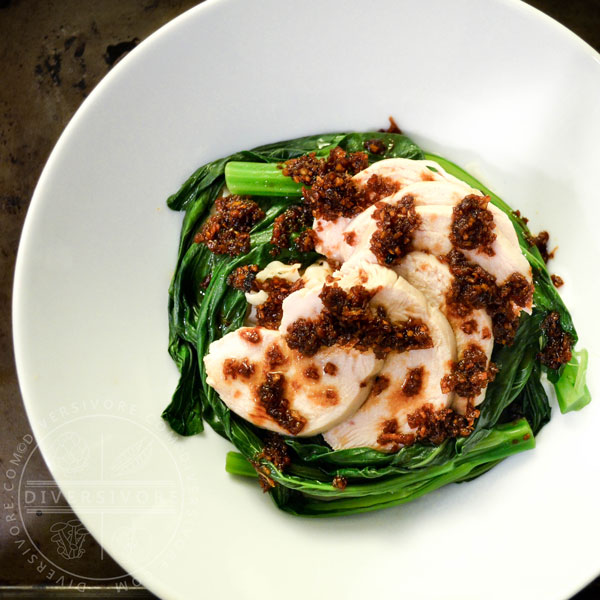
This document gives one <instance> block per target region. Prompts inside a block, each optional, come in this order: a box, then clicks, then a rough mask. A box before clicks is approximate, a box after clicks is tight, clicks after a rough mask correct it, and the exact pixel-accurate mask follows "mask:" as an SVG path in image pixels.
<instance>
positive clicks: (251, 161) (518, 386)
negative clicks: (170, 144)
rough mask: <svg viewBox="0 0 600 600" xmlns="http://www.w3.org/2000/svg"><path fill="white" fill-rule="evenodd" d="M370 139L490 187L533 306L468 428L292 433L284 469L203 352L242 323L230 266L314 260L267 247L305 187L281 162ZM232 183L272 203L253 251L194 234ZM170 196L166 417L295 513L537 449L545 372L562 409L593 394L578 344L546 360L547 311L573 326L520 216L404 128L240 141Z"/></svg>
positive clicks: (433, 484) (447, 477)
mask: <svg viewBox="0 0 600 600" xmlns="http://www.w3.org/2000/svg"><path fill="white" fill-rule="evenodd" d="M373 139H378V140H381V142H383V148H384V149H385V151H384V152H383V154H371V153H369V154H368V156H369V161H370V162H375V161H377V160H380V159H383V158H392V157H403V158H412V159H422V158H429V159H432V160H435V161H437V162H438V163H439V164H440V165H441V166H442V167H443V168H444V169H446V171H448V172H449V173H451V174H453V175H455V176H456V177H458V178H460V179H462V180H463V181H466V182H467V183H469V184H470V185H472V186H473V187H476V188H478V189H481V190H482V191H483V192H484V193H486V194H488V195H489V196H490V198H491V201H492V202H493V203H494V204H495V205H496V206H498V207H499V208H500V209H501V210H503V211H504V212H505V213H506V214H507V215H508V216H509V218H510V219H511V221H512V223H513V224H514V226H515V229H516V231H517V235H518V237H519V243H520V246H521V250H522V251H523V253H524V255H525V256H526V257H527V259H528V261H529V263H530V264H531V266H532V270H533V275H534V283H535V293H534V303H535V307H534V310H533V313H532V314H531V315H523V316H522V320H521V323H520V326H519V329H518V331H517V336H516V340H515V343H514V344H513V346H511V347H509V348H507V347H502V346H499V347H497V348H496V349H495V351H494V354H493V361H494V362H495V363H496V364H497V366H498V368H499V372H498V375H497V377H496V379H495V381H494V382H493V383H491V384H490V385H489V386H488V389H487V394H486V398H485V401H484V403H483V404H482V405H481V415H480V418H479V420H478V422H477V424H476V426H475V429H474V431H473V433H472V434H471V435H470V436H469V437H468V438H460V439H458V440H455V439H448V440H446V441H445V442H444V443H442V444H441V445H439V446H434V445H431V444H425V443H417V444H415V445H413V446H409V447H405V448H402V449H400V450H399V451H398V452H396V453H394V454H386V453H383V452H378V451H376V450H372V449H369V448H356V449H350V450H332V449H331V448H330V447H329V446H328V445H327V444H325V442H324V441H323V439H322V437H321V436H317V437H313V438H310V439H301V438H285V440H286V443H287V445H288V446H289V449H290V455H291V464H290V465H289V467H288V468H286V469H285V470H284V471H281V470H279V469H278V468H277V467H276V466H275V465H274V464H273V463H271V462H270V461H269V460H267V459H266V458H264V456H263V455H262V454H261V452H262V451H263V448H264V442H263V438H264V435H265V433H264V431H262V430H260V429H258V428H256V427H254V426H253V425H252V424H251V423H249V422H247V421H244V420H243V419H240V418H239V417H237V416H236V415H235V414H233V413H231V412H230V411H229V409H228V408H227V406H226V405H225V404H224V403H223V402H222V401H221V399H220V398H219V397H218V395H217V394H216V392H215V391H214V390H213V389H212V388H211V387H210V386H208V385H207V384H206V373H205V370H204V363H203V360H202V359H203V357H204V355H205V354H206V352H207V351H208V346H209V345H210V343H211V342H212V341H214V340H216V339H219V338H220V337H222V336H223V335H225V334H226V333H228V332H229V331H233V330H235V329H237V328H239V327H240V326H241V325H242V323H243V320H244V317H245V312H246V301H245V298H244V295H243V294H242V293H241V292H239V291H237V290H235V289H233V288H231V287H230V286H228V285H227V278H228V276H229V275H230V274H231V272H232V271H233V270H234V269H236V268H237V267H239V266H241V265H245V264H257V265H259V267H261V268H262V267H264V266H266V264H267V263H269V262H270V261H271V260H274V259H275V258H277V259H278V260H281V261H283V262H292V261H293V262H300V263H301V264H302V265H303V266H307V265H309V264H311V263H312V262H314V261H315V260H316V258H317V257H318V255H317V254H315V253H300V252H298V251H297V250H295V249H294V248H293V247H292V248H289V249H287V250H284V251H282V252H280V254H279V255H278V256H277V257H274V256H273V255H272V252H271V251H272V246H271V244H270V243H269V241H270V239H271V235H272V231H273V222H274V220H275V219H276V218H277V216H278V215H280V214H281V213H282V212H283V211H284V210H285V209H286V208H287V207H289V206H290V205H291V204H294V203H298V202H299V201H300V196H301V194H302V191H301V187H302V186H301V185H299V184H296V183H294V182H293V181H292V180H291V179H290V178H288V177H285V176H284V175H283V174H282V172H281V170H280V169H279V168H278V167H277V164H278V163H280V162H282V161H285V160H288V159H290V158H296V157H298V156H301V155H304V154H307V153H309V152H314V153H315V154H316V155H317V156H326V155H327V154H328V153H329V152H330V151H331V150H332V149H333V148H334V147H335V146H341V147H342V148H343V149H345V150H346V151H348V152H357V151H364V149H365V147H369V144H366V142H369V141H372V140H373ZM380 146H381V144H380ZM225 183H227V186H228V187H229V189H230V190H231V191H232V192H233V193H238V194H244V195H253V196H254V197H255V198H254V199H255V200H256V201H257V202H258V203H259V204H260V206H261V208H262V209H263V211H264V212H265V217H264V219H262V220H261V221H260V222H259V223H258V224H257V225H256V226H255V227H254V229H253V230H252V231H251V250H250V252H249V253H248V254H246V255H242V256H237V257H229V256H216V255H214V254H212V253H210V252H209V251H208V250H207V248H206V247H205V246H204V245H201V244H196V243H194V241H193V238H194V235H195V233H196V232H197V231H198V230H199V228H200V227H201V225H202V223H203V222H204V221H205V220H206V218H207V217H208V214H209V212H210V210H211V207H212V205H213V203H214V201H215V199H216V198H217V197H218V196H219V195H220V193H221V190H222V188H223V185H224V184H225ZM167 202H168V205H169V207H171V208H172V209H174V210H182V211H185V216H184V219H183V225H182V230H181V237H180V243H179V251H178V259H177V267H176V270H175V274H174V276H173V280H172V282H171V286H170V288H169V335H170V341H169V352H170V354H171V356H172V358H173V360H174V361H175V363H176V365H177V367H178V368H179V370H180V373H181V377H180V381H179V384H178V386H177V388H176V390H175V393H174V394H173V398H172V400H171V403H170V404H169V406H168V407H167V408H166V409H165V411H164V412H163V417H164V418H165V420H166V421H167V422H168V423H169V424H170V426H171V427H172V428H173V429H174V430H175V431H177V432H178V433H180V434H182V435H193V434H195V433H198V432H200V431H202V430H203V427H204V425H203V424H204V422H207V423H208V424H209V425H210V426H211V427H212V428H213V429H214V430H215V431H216V432H217V433H219V434H220V435H222V436H224V437H225V438H227V439H229V440H231V442H232V443H233V444H234V445H235V447H236V448H237V450H238V452H230V453H229V454H228V455H227V461H226V469H227V471H228V472H230V473H232V474H235V475H244V476H253V477H256V476H258V471H260V473H261V477H262V478H263V479H265V478H266V480H267V481H268V482H270V483H269V484H272V485H273V486H274V487H273V488H272V490H271V497H272V498H273V500H274V501H275V502H276V504H277V505H278V506H279V507H280V508H282V509H283V510H286V511H287V512H289V513H292V514H295V515H303V516H334V515H344V514H352V513H360V512H365V511H371V510H377V509H380V508H385V507H388V506H393V505H396V504H402V503H405V502H408V501H410V500H414V499H416V498H418V497H420V496H422V495H423V494H426V493H428V492H430V491H432V490H435V489H437V488H439V487H441V486H443V485H446V484H448V483H452V482H461V481H468V480H470V479H473V478H474V477H478V476H479V475H481V474H482V473H484V472H485V471H487V470H489V469H490V468H492V467H493V466H495V465H496V464H497V463H498V462H500V461H502V460H504V459H505V458H507V457H508V456H510V455H512V454H514V453H516V452H520V451H523V450H526V449H529V448H532V447H533V446H534V444H535V440H534V434H537V432H538V431H539V429H540V428H541V427H542V426H543V425H544V424H545V423H546V422H547V421H548V419H549V418H550V405H549V404H548V399H547V397H546V393H545V391H544V387H543V385H542V384H541V382H540V378H541V375H542V371H543V370H545V371H546V372H547V373H548V377H549V378H550V379H551V380H552V381H553V382H554V386H555V389H556V393H557V396H558V401H559V405H560V408H561V411H562V412H568V411H570V410H579V409H580V408H582V407H583V406H585V405H586V404H587V403H588V402H589V401H590V395H589V391H588V389H587V387H586V385H585V372H586V369H587V353H586V352H585V351H581V352H579V353H573V358H572V360H571V362H569V364H567V365H566V366H565V367H563V368H562V369H561V370H560V371H558V372H555V371H550V370H548V369H545V368H543V367H542V366H541V365H540V362H539V359H538V353H539V351H540V349H541V344H542V343H543V338H542V336H541V334H540V325H541V322H542V321H543V319H544V318H545V316H546V315H547V314H548V313H549V312H551V311H556V312H558V313H559V315H560V321H561V325H562V327H563V329H564V330H565V331H566V332H568V333H569V334H570V335H571V336H572V339H573V342H575V341H576V340H577V333H576V331H575V328H574V326H573V322H572V319H571V316H570V314H569V312H568V310H567V308H566V307H565V306H564V303H563V302H562V299H561V298H560V295H559V294H558V292H557V291H556V289H555V287H554V286H553V285H552V281H551V279H550V275H549V273H548V271H547V269H546V265H545V264H544V261H543V260H542V257H541V255H540V253H539V251H538V250H537V248H536V247H535V246H533V247H532V246H530V244H529V242H528V236H529V235H530V233H529V230H528V229H527V226H526V224H525V222H524V221H523V220H522V219H521V218H520V217H519V216H518V215H516V214H515V213H514V212H513V211H512V210H511V208H510V207H509V206H508V205H506V204H505V203H504V202H503V201H502V200H501V199H500V198H498V197H497V196H495V195H494V194H493V193H492V192H490V191H489V190H488V189H487V188H485V186H483V185H482V184H481V183H480V182H478V181H477V180H475V179H474V178H473V177H471V176H470V175H469V174H468V173H466V172H464V171H463V170H462V169H460V168H459V167H458V166H456V165H454V164H453V163H451V162H449V161H447V160H446V159H443V158H441V157H438V156H434V155H430V154H426V153H423V151H422V150H421V149H420V148H419V147H418V146H416V145H415V144H414V143H413V142H412V141H411V140H410V139H409V138H407V137H406V136H404V135H400V134H391V133H381V132H366V133H336V134H328V135H316V136H308V137H303V138H299V139H295V140H289V141H286V142H278V143H275V144H270V145H266V146H261V147H259V148H255V149H254V150H250V151H243V152H238V153H235V154H233V155H231V156H229V157H227V158H222V159H219V160H216V161H213V162H211V163H209V164H207V165H204V166H202V167H200V168H199V169H198V170H197V171H196V172H195V173H194V174H193V175H192V176H191V177H190V178H189V179H188V180H187V181H186V182H185V183H184V184H183V185H182V187H181V188H180V190H179V191H178V192H177V193H175V194H174V195H172V196H171V197H170V198H169V199H168V201H167ZM522 417H524V418H522ZM515 419H516V420H515ZM266 474H268V475H266ZM340 481H343V482H344V485H345V487H344V485H340V484H339V482H340ZM336 482H337V484H336Z"/></svg>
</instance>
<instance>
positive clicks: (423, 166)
mask: <svg viewBox="0 0 600 600" xmlns="http://www.w3.org/2000/svg"><path fill="white" fill-rule="evenodd" d="M430 167H432V168H434V169H436V170H437V172H436V171H432V170H431V168H430ZM372 175H379V176H380V177H388V178H390V179H392V180H393V181H394V182H396V183H398V184H399V185H400V190H402V189H403V188H404V187H406V186H408V185H410V184H413V183H416V182H423V181H428V182H429V181H447V182H452V183H454V185H455V186H459V187H460V188H462V189H463V190H464V193H463V196H462V197H463V198H464V196H466V195H467V194H469V193H473V192H472V191H470V190H471V188H470V187H469V186H468V185H467V184H466V183H463V182H462V181H460V180H459V179H456V177H453V176H452V175H450V174H449V173H446V171H444V169H442V167H441V166H440V165H438V164H437V163H436V162H434V161H431V160H411V159H408V158H388V159H384V160H380V161H378V162H376V163H374V164H372V165H371V166H370V167H368V168H366V169H364V170H363V171H361V172H360V173H357V174H356V175H355V176H354V177H353V178H352V179H353V180H354V181H355V182H356V183H357V184H358V185H359V186H362V185H365V184H366V183H367V181H368V180H369V178H370V177H371V176H372ZM351 220H352V219H351V218H347V217H338V218H337V219H335V220H334V221H328V220H326V219H315V220H314V223H313V229H314V231H315V232H316V242H315V249H316V251H317V252H319V253H321V254H324V255H325V256H327V257H328V258H331V259H333V260H337V261H339V262H343V261H344V258H343V256H344V245H345V244H344V239H343V237H342V234H343V232H344V230H345V229H346V227H347V226H348V224H349V223H350V221H351Z"/></svg>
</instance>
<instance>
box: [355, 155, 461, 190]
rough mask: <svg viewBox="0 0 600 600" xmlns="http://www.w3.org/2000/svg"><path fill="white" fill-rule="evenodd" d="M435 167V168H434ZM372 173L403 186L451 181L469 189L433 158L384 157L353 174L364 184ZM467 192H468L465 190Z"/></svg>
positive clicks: (359, 182)
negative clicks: (420, 182) (424, 182)
mask: <svg viewBox="0 0 600 600" xmlns="http://www.w3.org/2000/svg"><path fill="white" fill-rule="evenodd" d="M434 169H435V170H434ZM372 175H379V176H380V177H387V178H389V179H392V180H393V181H396V182H398V183H400V184H401V185H403V186H405V185H408V184H409V183H415V182H417V181H451V182H453V183H456V184H458V185H461V186H463V187H464V188H465V189H467V190H469V189H471V188H470V187H469V186H468V185H467V184H466V183H464V182H463V181H461V180H460V179H457V178H456V177H454V175H450V173H447V172H446V171H445V170H444V169H443V168H442V167H441V166H440V165H439V164H438V163H436V162H435V161H433V160H413V159H410V158H386V159H384V160H379V161H377V162H375V163H373V164H372V165H370V166H369V167H367V168H366V169H364V170H363V171H360V173H357V174H356V175H355V176H354V178H353V179H354V180H355V181H356V182H357V183H358V184H363V185H364V184H366V183H367V181H368V180H369V178H370V177H371V176H372ZM467 193H468V192H467Z"/></svg>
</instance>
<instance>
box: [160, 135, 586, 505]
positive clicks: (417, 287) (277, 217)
mask: <svg viewBox="0 0 600 600" xmlns="http://www.w3.org/2000/svg"><path fill="white" fill-rule="evenodd" d="M168 205H169V207H170V208H172V209H174V210H179V211H185V217H184V219H183V225H182V231H181V238H180V244H179V253H178V260H177V268H176V271H175V275H174V277H173V281H172V283H171V287H170V289H169V325H170V344H169V351H170V354H171V356H172V358H173V360H174V361H175V363H176V364H177V367H178V368H179V371H180V373H181V376H180V381H179V384H178V386H177V389H176V390H175V393H174V395H173V398H172V401H171V403H170V404H169V406H168V407H167V408H166V409H165V411H164V413H163V417H164V418H165V419H166V420H167V422H168V423H169V424H170V426H171V427H172V428H173V429H174V430H175V431H176V432H178V433H180V434H182V435H193V434H196V433H199V432H201V431H202V430H203V428H204V423H205V422H207V423H208V424H209V425H210V426H211V427H212V428H213V429H214V430H215V431H216V432H217V433H218V434H220V435H222V436H223V437H225V438H227V439H229V440H230V441H231V442H232V443H233V444H234V446H235V447H236V450H237V451H235V452H234V451H232V452H229V453H228V455H227V458H226V469H227V471H228V472H230V473H233V474H236V475H243V476H251V477H255V478H257V479H258V481H259V483H260V484H261V486H262V488H263V489H264V490H265V491H267V492H269V494H270V495H271V497H272V498H273V500H274V501H275V503H276V504H277V506H279V507H280V508H281V509H283V510H285V511H287V512H289V513H292V514H295V515H302V516H317V517H323V516H336V515H345V514H352V513H360V512H365V511H372V510H377V509H380V508H386V507H389V506H394V505H397V504H402V503H405V502H408V501H410V500H414V499H416V498H418V497H420V496H422V495H424V494H426V493H428V492H430V491H432V490H435V489H437V488H439V487H441V486H443V485H446V484H448V483H451V482H461V481H467V480H470V479H473V478H475V477H477V476H479V475H481V474H482V473H484V472H485V471H487V470H489V469H490V468H492V467H493V466H495V465H496V464H498V463H499V462H500V461H502V460H503V459H505V458H507V457H508V456H511V455H512V454H515V453H517V452H521V451H523V450H527V449H530V448H533V447H534V445H535V436H536V435H537V433H538V432H539V430H540V429H541V428H542V427H543V426H544V425H545V424H546V423H547V422H548V421H549V419H550V404H549V402H548V397H547V394H546V391H545V387H544V385H543V383H542V381H543V379H544V378H547V379H548V381H549V382H551V384H553V386H554V390H555V393H556V396H557V399H558V404H559V407H560V410H561V412H563V413H566V412H569V411H572V410H579V409H580V408H582V407H583V406H585V405H586V404H587V403H588V402H589V401H590V395H589V391H588V389H587V387H586V384H585V372H586V369H587V353H586V351H585V350H581V351H580V352H576V351H575V350H574V346H575V344H576V342H577V332H576V331H575V327H574V325H573V322H572V320H571V316H570V314H569V311H568V310H567V308H566V307H565V305H564V303H563V301H562V299H561V297H560V295H559V293H558V291H557V289H556V287H555V286H556V285H558V284H560V280H559V278H557V277H555V276H551V275H550V273H549V272H548V269H547V266H546V260H547V259H548V253H547V251H546V242H547V239H548V236H547V234H545V233H544V232H543V233H542V234H540V235H539V236H537V237H534V236H533V235H532V234H531V232H530V231H529V229H528V227H527V219H525V218H524V217H522V216H521V215H520V213H519V212H518V211H517V212H515V211H513V210H512V209H511V208H510V207H509V206H508V205H507V204H506V203H504V202H503V201H502V200H501V199H500V198H498V197H497V196H496V195H495V194H493V193H492V192H491V191H490V190H488V189H487V188H486V187H485V186H483V185H482V184H481V183H479V182H478V181H477V180H476V179H474V178H473V177H472V176H470V175H469V174H468V173H466V172H464V171H463V170H462V169H460V168H459V167H458V166H456V165H454V164H453V163H451V162H450V161H448V160H446V159H444V158H442V157H439V156H435V155H432V154H429V153H427V152H424V151H423V150H421V149H420V148H419V147H418V146H417V145H416V144H415V143H413V142H412V141H411V140H410V139H409V138H407V137H406V136H405V135H403V134H401V133H400V132H399V131H398V130H394V128H390V131H386V132H366V133H339V134H326V135H315V136H310V137H304V138H299V139H295V140H291V141H286V142H280V143H276V144H270V145H267V146H261V147H259V148H255V149H254V150H248V151H242V152H238V153H236V154H233V155H231V156H229V157H227V158H223V159H219V160H216V161H214V162H212V163H209V164H207V165H204V166H202V167H200V168H199V169H198V170H197V171H196V172H195V173H194V174H193V175H192V176H191V177H190V178H189V179H188V180H187V181H186V182H185V183H184V184H183V186H182V187H181V189H180V190H179V191H178V192H177V193H176V194H174V195H173V196H171V197H170V198H169V199H168Z"/></svg>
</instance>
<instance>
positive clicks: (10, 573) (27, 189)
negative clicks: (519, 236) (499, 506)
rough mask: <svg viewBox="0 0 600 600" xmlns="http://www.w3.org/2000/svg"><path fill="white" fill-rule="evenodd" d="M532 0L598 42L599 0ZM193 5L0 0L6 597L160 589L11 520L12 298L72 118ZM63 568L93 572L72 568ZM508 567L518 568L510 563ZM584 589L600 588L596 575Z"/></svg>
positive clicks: (0, 524)
mask: <svg viewBox="0 0 600 600" xmlns="http://www.w3.org/2000/svg"><path fill="white" fill-rule="evenodd" d="M480 1H482V2H484V1H486V0H480ZM529 3H530V4H532V5H534V6H536V7H537V8H539V9H540V10H542V11H544V12H546V13H547V14H549V15H551V16H552V17H554V18H555V19H557V20H558V21H560V22H561V23H563V24H564V25H566V26H567V27H569V28H570V29H572V30H573V31H574V32H575V33H577V34H578V35H580V36H581V37H582V38H583V39H584V40H586V41H587V42H588V43H589V44H591V45H592V46H594V47H595V48H596V49H597V50H600V0H573V1H563V0H531V1H530V2H529ZM196 4H198V2H197V1H186V0H162V1H161V0H102V1H94V0H62V1H48V0H29V1H28V0H12V1H11V0H0V465H1V468H0V479H1V480H2V486H3V487H2V489H1V490H0V500H1V502H2V514H1V515H0V517H1V519H0V597H3V598H12V597H19V598H21V597H54V598H58V597H64V596H65V595H67V594H69V593H70V592H69V591H71V592H72V593H73V594H76V593H79V592H80V591H84V593H85V594H86V595H87V596H92V597H97V598H107V597H110V596H112V595H113V594H114V595H116V594H117V590H120V592H119V593H120V595H123V594H125V595H126V596H128V597H136V598H140V597H143V598H151V597H153V596H152V595H151V594H149V593H148V592H147V591H145V590H144V589H143V588H141V586H140V585H139V583H138V582H136V581H134V580H132V578H131V577H129V576H128V575H126V574H125V573H123V571H122V569H121V568H120V567H119V566H118V565H117V564H116V563H115V562H114V561H113V560H112V559H111V558H110V557H109V556H108V555H107V554H106V553H105V552H104V551H103V550H102V549H101V548H100V546H99V545H98V544H97V543H96V542H95V541H94V540H93V538H91V536H89V534H88V535H87V536H86V539H87V543H86V546H85V553H84V554H83V555H82V556H81V557H78V558H76V559H75V564H76V566H75V567H74V566H73V560H74V559H73V558H72V557H71V558H66V559H65V558H64V557H62V556H60V553H57V544H56V542H55V541H53V540H52V538H53V537H54V534H53V533H52V532H51V531H50V528H51V527H52V525H53V524H54V523H55V521H56V519H55V515H54V516H53V515H48V514H42V513H38V514H31V515H26V516H25V518H26V519H27V521H26V528H27V530H28V531H29V532H30V534H31V540H29V539H28V538H27V537H26V536H25V535H24V532H23V531H22V530H21V529H22V528H20V530H19V531H18V532H17V530H16V529H15V526H17V527H18V526H19V525H18V523H19V521H18V519H16V520H15V515H16V509H17V507H16V497H15V494H14V490H13V489H11V482H12V479H11V477H12V475H13V473H12V471H11V468H12V469H13V470H15V471H16V470H17V467H18V466H19V462H20V461H22V460H23V457H26V456H28V455H29V454H30V453H31V449H32V448H33V446H34V445H35V442H34V441H33V440H32V438H31V430H30V427H29V423H28V421H27V417H26V415H25V413H24V410H23V407H22V402H21V397H20V394H19V388H18V385H17V379H16V374H15V367H14V358H13V350H12V333H11V314H10V304H11V292H12V279H13V272H14V264H15V258H16V252H17V245H18V241H19V236H20V233H21V228H22V226H23V220H24V218H25V213H26V211H27V207H28V204H29V200H30V198H31V195H32V193H33V189H34V186H35V184H36V181H37V179H38V177H39V175H40V173H41V170H42V168H43V166H44V163H45V161H46V159H47V157H48V155H49V153H50V151H51V150H52V147H53V146H54V144H55V143H56V141H57V139H58V137H59V135H60V134H61V132H62V130H63V129H64V127H65V125H66V124H67V122H68V121H69V119H70V118H71V116H72V115H73V113H74V112H75V111H76V110H77V108H78V107H79V105H80V104H81V102H82V101H83V100H84V99H85V98H86V96H87V95H88V94H89V93H90V92H91V90H92V89H93V88H94V86H95V85H96V84H97V83H98V81H100V79H102V77H103V76H104V75H105V74H106V73H107V72H108V71H109V70H110V68H111V67H112V66H113V65H114V64H115V63H116V62H117V61H118V60H119V59H120V58H121V57H122V56H124V55H125V54H126V53H127V52H128V51H129V50H131V49H132V48H134V47H135V46H136V45H137V44H138V43H139V42H140V41H141V40H143V39H144V38H145V37H147V36H148V35H149V34H150V33H152V32H153V31H155V30H156V29H158V28H159V27H160V26H161V25H163V24H164V23H166V22H167V21H170V20H171V19H173V18H174V17H176V16H177V15H179V14H181V13H182V12H184V11H185V10H187V9H188V8H191V7H192V6H194V5H196ZM599 101H600V99H599ZM15 454H16V457H15ZM11 461H13V462H12V463H11ZM28 470H29V471H28V472H29V473H30V474H34V475H35V476H36V477H37V478H38V479H48V478H50V474H49V473H48V470H47V469H46V466H45V464H44V462H43V460H42V458H41V457H40V456H39V454H38V453H34V454H33V455H32V457H31V460H30V463H29V465H28ZM65 505H66V504H65ZM63 520H64V518H63ZM31 542H33V544H32V543H31ZM36 546H37V547H38V548H40V550H42V551H43V552H44V554H46V555H48V556H50V557H52V560H53V562H55V563H56V564H57V565H58V567H59V568H56V567H53V566H52V565H50V564H48V563H47V562H45V561H44V560H43V559H41V557H40V556H37V555H36V550H35V547H36ZM566 551H569V550H568V549H566ZM598 558H599V567H600V556H599V557H598ZM61 561H62V562H61ZM62 569H65V571H63V570H62ZM66 571H72V572H74V573H77V574H79V575H83V576H85V578H82V577H81V576H76V575H68V574H67V573H66ZM505 573H506V576H507V577H510V569H507V570H506V571H505ZM576 598H577V600H592V599H597V598H600V578H599V579H598V580H596V581H595V582H594V583H593V584H591V585H590V586H588V588H586V589H585V590H584V591H582V592H581V593H580V594H578V595H577V597H576ZM542 600H543V599H542Z"/></svg>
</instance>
